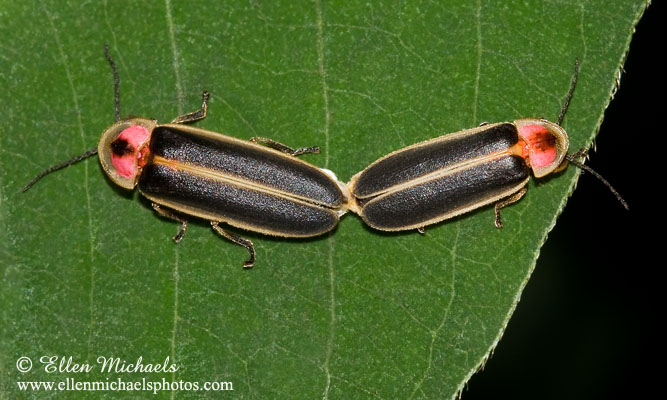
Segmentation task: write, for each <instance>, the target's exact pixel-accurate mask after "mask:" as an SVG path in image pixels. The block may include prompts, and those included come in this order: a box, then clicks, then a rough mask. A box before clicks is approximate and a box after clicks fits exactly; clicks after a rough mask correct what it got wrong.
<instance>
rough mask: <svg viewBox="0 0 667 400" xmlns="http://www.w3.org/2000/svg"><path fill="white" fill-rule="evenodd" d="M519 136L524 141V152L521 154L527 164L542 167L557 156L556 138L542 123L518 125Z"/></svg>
mask: <svg viewBox="0 0 667 400" xmlns="http://www.w3.org/2000/svg"><path fill="white" fill-rule="evenodd" d="M519 136H521V138H522V139H523V140H524V141H525V143H526V150H527V152H528V154H527V155H528V157H527V158H526V155H524V154H525V153H523V154H522V156H523V157H524V158H526V161H527V162H528V164H529V165H531V166H532V167H535V168H543V167H546V166H548V165H549V164H551V163H552V162H554V160H555V159H556V156H557V149H556V139H555V138H554V135H553V134H552V133H551V132H549V130H548V129H547V128H546V127H544V126H542V125H524V126H521V127H519Z"/></svg>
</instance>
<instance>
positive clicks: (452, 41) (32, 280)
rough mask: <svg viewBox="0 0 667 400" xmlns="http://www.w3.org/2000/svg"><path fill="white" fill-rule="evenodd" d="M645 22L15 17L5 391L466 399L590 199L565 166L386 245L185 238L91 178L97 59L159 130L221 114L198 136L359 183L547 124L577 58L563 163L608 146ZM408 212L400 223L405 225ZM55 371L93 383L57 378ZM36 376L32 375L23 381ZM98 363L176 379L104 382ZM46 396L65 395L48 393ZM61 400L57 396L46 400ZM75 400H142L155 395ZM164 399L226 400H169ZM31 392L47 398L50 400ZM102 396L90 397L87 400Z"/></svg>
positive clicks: (100, 97)
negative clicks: (622, 77) (495, 131)
mask: <svg viewBox="0 0 667 400" xmlns="http://www.w3.org/2000/svg"><path fill="white" fill-rule="evenodd" d="M645 7H646V3H645V2H644V1H641V0H634V1H627V0H623V1H621V0H616V1H609V0H593V1H587V2H585V3H582V2H577V1H563V0H560V1H546V0H545V1H540V2H523V1H502V2H493V1H478V2H469V1H456V2H454V1H451V2H423V3H417V2H405V3H398V2H384V3H373V2H370V3H369V2H366V3H362V2H339V1H332V2H321V1H315V2H302V3H299V4H294V3H292V2H284V4H283V3H281V2H266V3H259V2H252V3H248V4H237V3H231V2H230V3H222V2H201V3H197V4H191V2H172V1H169V0H167V1H165V3H164V4H162V3H157V2H146V3H143V4H138V3H137V2H129V1H114V2H103V3H100V2H82V3H79V2H60V1H51V2H37V1H34V2H5V3H3V4H2V5H1V6H0V37H2V38H4V41H3V42H4V46H3V52H2V56H0V91H1V92H2V93H3V94H4V95H3V96H2V99H1V100H0V109H1V110H2V111H3V114H4V116H5V117H4V119H5V123H4V124H2V126H1V127H0V185H1V186H0V187H1V189H0V190H1V192H0V223H1V225H2V227H3V229H2V232H1V233H0V257H1V259H2V263H1V265H2V270H1V271H2V286H1V290H0V302H1V303H2V304H3V306H2V308H3V310H2V320H1V325H2V331H1V332H2V334H1V335H0V394H3V396H2V397H8V398H9V397H12V398H13V397H20V396H23V395H24V394H23V393H21V392H20V391H19V389H18V388H17V385H16V381H41V380H44V381H55V382H58V381H64V380H65V379H66V378H73V379H75V380H76V381H81V382H83V381H101V382H105V381H106V382H110V381H111V382H116V380H117V379H122V380H124V381H131V382H134V381H141V380H142V378H146V380H147V381H158V382H162V379H163V378H164V379H165V381H164V382H172V381H174V382H179V381H182V382H199V383H200V384H201V385H203V382H206V381H215V382H232V384H233V389H234V394H236V395H239V396H242V397H249V398H300V399H303V398H320V397H322V398H367V397H379V398H453V397H455V396H456V394H457V393H459V392H460V390H461V389H462V388H463V387H464V385H465V383H466V381H467V380H468V378H469V377H470V376H471V375H472V374H473V373H474V372H475V371H477V370H478V369H479V368H480V366H481V365H482V364H483V363H484V362H485V360H486V359H487V358H488V357H489V354H490V352H491V350H492V349H493V348H494V347H495V346H496V344H497V343H498V340H499V339H500V337H501V335H502V332H503V330H504V329H505V327H506V325H507V323H508V321H509V318H510V316H511V314H512V311H513V310H514V308H515V307H516V305H517V302H518V300H519V298H520V295H521V291H522V289H523V287H524V286H525V285H526V282H527V280H528V278H529V277H530V274H531V272H532V269H533V267H534V265H535V260H536V258H537V255H538V253H539V248H540V246H541V244H542V243H543V242H544V240H545V238H546V235H547V232H548V231H549V230H550V228H551V227H552V226H553V225H554V223H555V220H556V217H557V215H558V213H559V212H560V210H561V209H562V207H563V206H564V204H565V202H566V200H567V197H568V194H569V193H570V192H571V191H572V190H573V187H574V183H575V181H576V177H577V172H576V171H575V170H573V169H570V170H568V171H566V172H564V173H562V174H559V175H557V176H554V177H552V178H547V179H541V180H540V181H539V182H537V183H536V182H532V183H531V184H530V185H529V190H528V194H527V195H526V196H525V197H524V199H522V200H521V201H520V202H519V203H517V204H515V205H512V206H511V207H509V208H507V209H505V210H504V213H503V216H504V221H505V227H504V228H503V229H502V230H498V229H496V228H495V227H494V225H493V210H492V208H489V207H487V208H483V209H481V210H478V211H475V212H472V213H470V214H468V215H465V216H463V217H460V218H456V219H453V220H451V221H447V222H445V223H441V224H438V225H435V226H432V227H428V228H427V230H426V235H423V236H422V235H419V234H417V233H416V232H405V233H400V234H386V233H381V232H377V231H374V230H372V229H369V228H366V227H364V225H363V223H362V222H361V220H360V219H359V218H357V217H356V216H354V215H348V216H346V217H344V218H343V220H342V221H341V223H340V225H339V227H338V228H337V229H336V231H334V232H333V233H331V234H329V235H325V236H323V237H318V238H313V239H311V240H291V239H281V238H270V237H265V236H262V235H259V234H254V233H247V232H241V233H242V235H244V236H245V237H248V238H249V239H251V240H253V241H254V243H255V246H256V248H257V250H258V254H257V264H256V266H255V268H254V269H252V270H250V271H244V270H242V268H241V263H242V261H243V260H244V259H245V257H246V256H247V253H246V251H245V249H243V248H241V247H239V246H235V245H233V244H231V243H229V242H226V241H225V240H223V239H221V238H220V237H218V236H217V235H216V234H215V233H214V232H212V231H211V230H210V227H209V226H208V224H207V223H206V222H205V221H204V222H199V223H193V224H192V225H191V228H190V229H189V231H188V233H187V235H186V237H185V239H184V240H183V241H182V242H181V243H180V244H179V245H174V244H173V243H172V241H171V240H170V238H171V236H173V235H174V234H175V233H176V231H177V226H176V224H174V223H172V222H171V221H168V220H164V219H160V218H158V217H156V216H155V215H154V213H153V211H152V210H151V208H150V205H149V203H148V202H147V201H145V199H141V198H140V196H139V195H134V194H130V193H126V192H124V191H123V190H121V189H117V188H114V187H113V184H112V183H111V182H110V181H109V180H108V179H106V178H105V176H104V174H103V172H102V170H101V168H100V167H99V165H98V163H97V161H96V160H95V159H89V160H87V161H84V162H81V163H79V164H77V165H75V166H72V167H69V168H67V169H65V170H62V171H59V172H57V173H55V174H53V175H50V176H48V177H47V178H45V179H44V180H42V181H40V182H39V183H38V184H37V185H36V186H35V187H34V188H32V189H31V190H30V191H28V192H26V193H20V190H21V188H22V187H23V185H25V184H26V183H27V182H28V181H29V180H30V179H31V178H32V177H33V176H35V175H36V174H37V173H38V172H40V171H41V170H43V169H44V168H46V167H48V166H51V165H53V164H56V163H58V162H60V161H63V160H65V159H67V158H68V157H71V156H74V155H76V154H80V153H82V152H83V151H85V150H87V149H90V148H93V147H95V146H96V144H97V143H96V140H97V139H98V137H99V134H100V133H101V132H102V131H103V130H104V129H105V128H106V127H108V126H109V125H110V124H111V123H112V122H113V92H112V79H111V72H110V69H109V66H108V64H107V62H106V60H105V59H104V56H103V44H104V43H109V45H110V48H111V52H112V54H113V56H114V57H115V59H116V63H117V64H118V66H119V70H120V75H121V104H122V110H123V114H124V115H142V116H147V117H155V118H157V119H158V120H159V121H162V122H166V121H169V120H171V119H172V118H173V117H174V116H176V115H179V114H182V113H184V112H188V111H191V110H194V109H196V108H197V106H198V104H199V101H200V96H201V92H202V90H204V89H206V90H209V91H210V92H211V93H212V95H213V97H212V100H211V102H210V105H209V113H208V117H207V118H206V119H205V120H203V121H201V122H199V123H198V124H197V126H199V127H202V128H205V129H210V130H214V131H219V132H223V133H225V134H228V135H231V136H234V137H238V138H249V137H252V136H265V137H270V138H272V139H275V140H278V141H280V142H282V143H285V144H288V145H292V146H313V145H319V146H321V147H322V149H323V153H322V154H320V155H308V156H305V157H303V158H304V159H305V160H307V161H309V162H312V163H314V164H316V165H318V166H321V167H325V168H329V169H331V170H333V171H335V172H336V173H337V175H338V177H339V178H340V179H341V180H343V181H347V180H349V178H350V177H351V176H352V175H354V174H355V173H356V172H358V171H360V170H362V169H363V168H365V167H366V166H367V165H368V164H369V163H371V162H372V161H374V160H376V159H377V158H379V157H381V156H383V155H385V154H386V153H388V152H390V151H393V150H396V149H399V148H401V147H404V146H407V145H410V144H412V143H415V142H418V141H422V140H426V139H429V138H432V137H436V136H439V135H443V134H446V133H449V132H455V131H458V130H461V129H465V128H470V127H473V126H476V125H478V124H479V123H480V122H484V121H487V122H496V121H506V120H509V121H511V120H514V119H517V118H521V117H544V118H547V119H551V120H554V119H555V118H556V116H557V115H558V113H559V111H560V107H561V103H562V102H563V100H564V99H565V95H566V93H567V89H568V86H569V83H570V80H571V77H572V70H573V65H574V60H575V59H579V61H580V63H581V72H580V75H579V84H578V86H577V89H576V92H575V96H574V99H573V101H572V103H571V106H570V109H569V111H568V114H567V116H566V118H565V122H564V127H565V129H566V130H567V131H568V132H569V134H570V141H571V148H572V149H578V148H579V147H582V146H586V145H588V144H590V143H591V141H592V139H593V137H594V134H595V132H596V130H597V128H598V126H599V124H600V121H601V118H602V113H603V111H604V109H605V107H606V105H607V104H608V103H609V101H610V96H611V94H612V93H613V92H614V90H615V87H616V84H617V77H618V75H619V71H620V69H621V66H622V62H623V59H624V56H625V53H626V52H627V49H628V44H629V41H630V36H631V33H632V31H633V27H634V26H635V24H636V22H637V20H638V19H639V17H640V16H641V14H642V12H643V10H644V9H645ZM407 212H409V210H408V211H407ZM42 356H58V357H63V358H64V359H65V360H66V359H68V358H69V357H72V361H73V362H77V363H80V364H83V363H88V364H90V365H91V366H92V367H93V369H92V371H90V372H88V373H76V372H71V371H70V372H54V373H48V372H47V371H45V368H44V365H43V364H42V363H41V362H40V357H42ZM20 357H29V358H30V359H31V360H32V362H33V368H32V370H31V371H29V372H26V373H20V372H19V371H18V370H17V367H16V364H17V360H18V359H19V358H20ZM98 357H119V358H120V359H122V360H125V361H126V362H127V363H128V364H129V363H136V360H137V359H138V358H139V357H141V358H142V361H141V362H142V363H143V364H144V365H146V364H160V365H161V364H162V363H163V362H164V360H165V359H166V358H167V357H169V362H170V363H175V364H176V365H177V366H178V370H177V371H175V372H167V373H164V372H153V373H151V372H145V373H139V372H126V373H115V372H111V373H108V372H103V371H101V369H100V366H99V365H98V364H97V360H98ZM51 393H55V392H49V394H51ZM44 394H46V393H44ZM68 394H69V395H74V396H76V395H79V396H81V397H95V398H96V397H98V396H99V395H100V394H105V395H107V396H108V397H113V398H116V397H118V396H119V395H121V394H122V395H125V396H126V397H136V396H139V395H141V394H142V392H138V391H130V390H125V391H122V392H121V393H118V392H113V391H105V392H101V391H98V392H89V391H78V392H77V391H71V392H69V393H68ZM160 394H161V397H168V396H178V397H199V396H210V395H211V393H208V392H196V391H187V390H181V391H174V392H172V391H162V392H160ZM30 395H35V396H37V395H38V392H33V393H31V394H30ZM87 395H88V396H87Z"/></svg>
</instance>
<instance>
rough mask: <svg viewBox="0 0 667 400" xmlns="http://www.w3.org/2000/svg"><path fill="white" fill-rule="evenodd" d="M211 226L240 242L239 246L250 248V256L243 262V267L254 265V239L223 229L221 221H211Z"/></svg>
mask: <svg viewBox="0 0 667 400" xmlns="http://www.w3.org/2000/svg"><path fill="white" fill-rule="evenodd" d="M211 227H212V228H213V229H214V230H215V231H216V232H218V234H220V236H222V237H224V238H225V239H227V240H230V241H232V242H234V243H236V244H238V245H239V246H243V247H245V248H246V249H248V253H250V258H248V260H247V261H244V262H243V268H246V269H248V268H252V266H253V265H255V247H254V245H253V244H252V241H250V240H248V239H245V238H242V237H241V236H239V235H237V234H235V233H232V232H229V231H226V230H224V229H222V228H221V227H220V225H219V222H215V221H211Z"/></svg>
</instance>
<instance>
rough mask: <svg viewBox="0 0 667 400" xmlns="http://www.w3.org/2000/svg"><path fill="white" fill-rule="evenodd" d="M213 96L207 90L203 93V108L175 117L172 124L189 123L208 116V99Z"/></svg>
mask: <svg viewBox="0 0 667 400" xmlns="http://www.w3.org/2000/svg"><path fill="white" fill-rule="evenodd" d="M210 98H211V94H210V93H209V92H207V91H204V92H203V93H202V100H201V108H200V109H199V110H197V111H193V112H191V113H187V114H183V115H181V116H178V117H176V118H174V119H173V120H172V121H171V123H172V124H187V123H190V122H195V121H199V120H200V119H204V118H206V110H207V109H208V99H210Z"/></svg>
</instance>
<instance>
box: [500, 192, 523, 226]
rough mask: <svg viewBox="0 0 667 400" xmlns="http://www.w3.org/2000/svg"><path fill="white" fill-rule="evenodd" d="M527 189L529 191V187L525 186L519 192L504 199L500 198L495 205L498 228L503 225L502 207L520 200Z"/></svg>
mask: <svg viewBox="0 0 667 400" xmlns="http://www.w3.org/2000/svg"><path fill="white" fill-rule="evenodd" d="M526 191H528V189H526V188H525V187H524V188H522V189H521V190H519V191H518V192H516V193H514V194H513V195H511V196H508V197H506V198H504V199H502V200H500V201H499V202H497V203H496V206H495V212H496V221H495V223H496V228H498V229H500V228H502V227H503V220H502V217H501V216H500V209H501V208H505V207H507V206H509V205H510V204H514V203H516V202H517V201H519V200H520V199H521V198H522V197H523V195H524V194H526Z"/></svg>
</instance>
